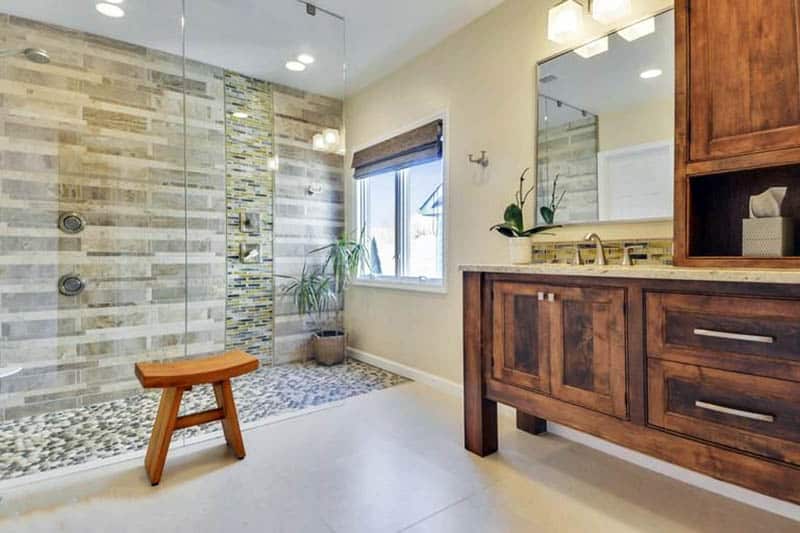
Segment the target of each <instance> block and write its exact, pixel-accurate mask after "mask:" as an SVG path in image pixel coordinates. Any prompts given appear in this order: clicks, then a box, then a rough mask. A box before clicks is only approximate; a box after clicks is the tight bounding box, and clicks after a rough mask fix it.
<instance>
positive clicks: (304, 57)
mask: <svg viewBox="0 0 800 533" xmlns="http://www.w3.org/2000/svg"><path fill="white" fill-rule="evenodd" d="M297 60H298V61H299V62H301V63H303V64H304V65H310V64H311V63H313V62H314V56H312V55H311V54H300V55H299V56H297Z"/></svg>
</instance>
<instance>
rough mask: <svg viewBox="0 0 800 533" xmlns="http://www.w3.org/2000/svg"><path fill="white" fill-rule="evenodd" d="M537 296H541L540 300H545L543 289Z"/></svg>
mask: <svg viewBox="0 0 800 533" xmlns="http://www.w3.org/2000/svg"><path fill="white" fill-rule="evenodd" d="M536 296H537V297H538V298H539V301H540V302H543V301H544V293H543V292H542V291H539V293H538V294H537V295H536Z"/></svg>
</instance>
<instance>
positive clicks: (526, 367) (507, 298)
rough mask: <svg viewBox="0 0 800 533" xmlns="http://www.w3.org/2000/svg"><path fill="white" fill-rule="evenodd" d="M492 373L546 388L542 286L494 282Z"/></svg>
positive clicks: (546, 331)
mask: <svg viewBox="0 0 800 533" xmlns="http://www.w3.org/2000/svg"><path fill="white" fill-rule="evenodd" d="M492 291H493V295H492V300H493V312H492V325H493V339H494V341H493V349H492V376H493V377H494V378H495V379H499V380H501V381H505V382H506V383H511V384H513V385H517V386H519V387H525V388H528V389H532V390H535V391H539V392H544V393H548V392H549V391H550V361H549V358H548V346H547V343H548V341H549V327H550V320H549V312H550V309H549V308H548V307H547V302H546V301H544V294H545V292H546V291H547V288H546V287H543V286H538V285H532V284H528V283H495V284H494V285H493V288H492Z"/></svg>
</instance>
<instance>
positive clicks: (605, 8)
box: [591, 0, 631, 24]
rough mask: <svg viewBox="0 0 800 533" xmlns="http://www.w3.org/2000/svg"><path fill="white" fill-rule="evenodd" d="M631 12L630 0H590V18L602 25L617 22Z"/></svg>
mask: <svg viewBox="0 0 800 533" xmlns="http://www.w3.org/2000/svg"><path fill="white" fill-rule="evenodd" d="M630 12H631V0H592V7H591V13H592V18H593V19H595V20H596V21H597V22H600V23H602V24H609V23H611V22H614V21H615V20H619V19H621V18H622V17H624V16H627V15H629V14H630Z"/></svg>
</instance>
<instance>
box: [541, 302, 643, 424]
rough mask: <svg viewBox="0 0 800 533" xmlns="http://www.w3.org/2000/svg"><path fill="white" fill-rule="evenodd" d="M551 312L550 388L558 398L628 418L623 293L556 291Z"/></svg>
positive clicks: (551, 304)
mask: <svg viewBox="0 0 800 533" xmlns="http://www.w3.org/2000/svg"><path fill="white" fill-rule="evenodd" d="M552 292H553V296H552V298H550V297H549V295H548V298H546V300H550V299H552V300H553V301H552V302H549V305H550V307H551V309H550V316H551V319H550V342H549V351H550V368H551V379H550V389H551V392H552V395H553V396H554V397H555V398H558V399H560V400H564V401H566V402H570V403H574V404H577V405H581V406H584V407H587V408H589V409H593V410H595V411H601V412H604V413H607V414H610V415H614V416H618V417H620V418H625V417H627V402H626V385H625V383H626V379H625V375H626V371H625V367H626V365H625V360H626V356H625V353H626V352H625V291H624V290H623V289H608V288H576V287H575V288H573V287H571V288H561V287H559V288H556V289H555V290H553V291H552Z"/></svg>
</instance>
